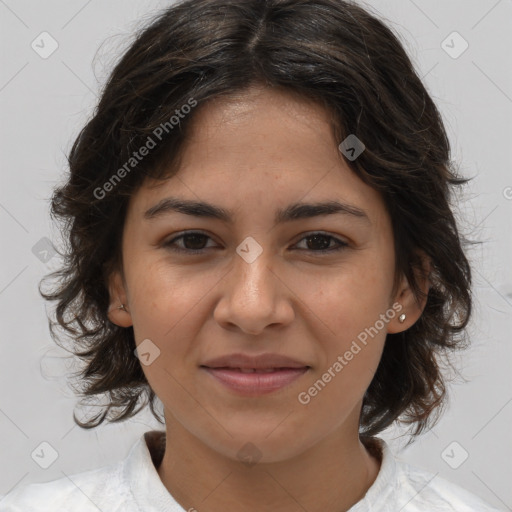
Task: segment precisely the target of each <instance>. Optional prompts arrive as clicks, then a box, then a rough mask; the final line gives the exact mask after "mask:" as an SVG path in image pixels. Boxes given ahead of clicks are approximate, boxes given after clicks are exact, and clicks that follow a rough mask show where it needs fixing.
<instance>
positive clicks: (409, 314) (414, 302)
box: [388, 249, 432, 334]
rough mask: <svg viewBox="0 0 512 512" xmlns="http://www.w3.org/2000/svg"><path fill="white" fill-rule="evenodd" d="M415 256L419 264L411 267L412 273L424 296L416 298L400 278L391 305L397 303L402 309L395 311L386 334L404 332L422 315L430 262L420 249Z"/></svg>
mask: <svg viewBox="0 0 512 512" xmlns="http://www.w3.org/2000/svg"><path fill="white" fill-rule="evenodd" d="M415 254H416V255H417V257H418V260H417V261H419V263H416V264H415V265H414V266H413V272H414V276H415V278H416V282H417V283H418V287H419V288H420V290H421V291H422V292H423V294H424V295H422V296H421V297H418V298H416V297H415V295H414V293H413V290H412V288H411V286H410V284H409V282H408V281H407V278H406V277H405V276H402V282H401V283H400V287H399V289H398V292H397V294H396V296H395V297H394V301H393V303H396V302H398V303H399V304H400V305H401V306H402V309H401V310H400V311H397V314H396V315H395V317H394V318H393V319H392V320H391V321H390V322H389V324H388V333H391V334H395V333H398V332H402V331H406V330H407V329H409V327H411V325H413V324H415V323H416V321H417V320H418V318H419V317H420V316H421V314H422V313H423V309H424V308H425V305H426V303H427V298H428V291H429V289H430V286H431V282H430V279H429V276H430V273H431V271H432V261H431V259H430V257H429V256H428V255H427V254H426V253H425V252H424V251H422V250H420V249H417V250H416V251H415ZM402 314H405V320H404V322H400V321H399V320H398V319H399V318H400V315H402Z"/></svg>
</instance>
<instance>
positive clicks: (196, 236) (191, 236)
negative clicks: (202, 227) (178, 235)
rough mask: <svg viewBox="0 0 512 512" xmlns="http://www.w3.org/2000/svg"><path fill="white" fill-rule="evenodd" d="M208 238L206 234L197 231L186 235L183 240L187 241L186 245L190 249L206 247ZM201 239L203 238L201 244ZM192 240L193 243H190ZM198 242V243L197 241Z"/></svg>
mask: <svg viewBox="0 0 512 512" xmlns="http://www.w3.org/2000/svg"><path fill="white" fill-rule="evenodd" d="M205 238H206V236H205V235H201V234H196V233H191V234H189V235H185V236H184V238H183V242H184V243H185V246H186V247H187V248H188V249H192V250H194V249H197V250H198V249H204V241H205V240H204V239H205ZM201 239H202V242H203V243H202V244H201ZM190 240H192V244H190V243H189V242H190ZM197 242H198V243H197ZM190 245H192V247H190Z"/></svg>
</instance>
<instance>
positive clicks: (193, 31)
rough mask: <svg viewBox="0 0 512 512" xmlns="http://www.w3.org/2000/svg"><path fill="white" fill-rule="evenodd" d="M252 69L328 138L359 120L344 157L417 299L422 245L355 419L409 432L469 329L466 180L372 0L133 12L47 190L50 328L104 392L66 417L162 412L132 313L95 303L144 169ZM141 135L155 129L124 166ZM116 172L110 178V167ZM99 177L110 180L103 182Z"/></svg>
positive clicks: (158, 174)
mask: <svg viewBox="0 0 512 512" xmlns="http://www.w3.org/2000/svg"><path fill="white" fill-rule="evenodd" d="M254 84H262V85H264V86H266V87H279V88H281V89H282V90H286V91H288V92H290V93H293V94H298V95H300V96H301V97H303V98H308V99H312V100H314V101H316V102H318V103H319V104H321V105H322V106H324V107H325V108H326V109H328V111H329V112H330V113H331V116H332V120H333V133H335V135H336V137H337V140H339V141H340V142H341V141H343V140H344V139H345V137H347V136H348V135H349V134H355V135H356V136H357V138H358V139H360V140H361V141H363V143H364V145H365V147H366V149H365V151H364V152H363V153H362V154H361V155H360V156H359V157H358V158H357V159H355V160H353V161H352V160H349V159H347V163H348V165H349V166H350V167H351V169H352V170H353V171H354V172H355V173H356V174H357V175H358V176H359V177H360V179H362V180H363V181H364V182H365V183H367V184H369V185H370V186H372V187H373V188H375V189H376V190H377V191H379V192H380V193H381V194H382V197H383V198H384V200H385V204H386V207H387V209H388V212H389V214H390V217H391V220H392V225H393V232H394V243H395V252H396V274H395V283H396V284H395V291H396V286H397V285H398V281H399V279H400V277H401V276H402V275H405V276H406V278H407V279H408V281H409V283H410V285H411V286H412V288H413V290H414V292H415V294H416V296H417V297H418V299H420V298H421V295H422V292H421V290H420V289H419V286H418V283H417V275H416V274H415V269H416V271H420V272H421V270H420V269H421V261H420V259H419V256H418V254H419V253H418V250H420V251H423V252H424V253H425V254H427V255H428V256H429V257H430V259H431V261H432V272H431V274H430V285H431V287H430V290H429V292H428V297H427V302H426V306H425V308H424V311H423V314H422V315H421V317H420V318H419V320H418V321H417V322H416V323H415V324H414V325H412V326H411V327H410V328H409V329H407V330H406V331H404V332H402V333H398V334H388V335H387V339H386V343H385V348H384V352H383V356H382V359H381V362H380V365H379V367H378V369H377V372H376V374H375V377H374V379H373V381H372V382H371V384H370V386H369V388H368V390H367V392H366V394H365V397H364V402H363V408H362V412H361V419H360V430H361V435H364V436H366V435H374V434H376V433H378V432H380V431H382V430H383V429H385V428H386V427H387V426H389V425H391V424H392V423H393V422H394V421H395V420H397V419H398V420H399V421H402V422H404V423H405V424H409V425H413V426H414V433H413V434H414V435H417V434H418V433H420V432H421V431H423V430H424V429H425V428H426V427H427V426H429V425H430V424H431V423H432V421H433V418H434V417H435V416H436V415H435V414H432V413H434V412H437V413H439V411H440V410H441V407H440V406H442V405H443V403H444V398H445V395H446V389H445V384H444V378H443V375H442V372H441V365H440V361H441V359H442V357H443V356H444V355H449V353H451V352H452V351H453V350H455V349H458V348H463V347H464V346H465V342H466V336H465V334H466V332H465V327H466V325H467V323H468V320H469V317H470V314H471V304H472V299H471V290H470V285H471V272H470V266H469V263H468V261H467V259H466V257H465V255H464V252H463V249H462V245H463V239H462V238H461V237H460V235H459V232H458V228H457V224H456V220H455V218H454V215H453V212H452V210H451V206H450V202H451V191H452V190H451V188H450V187H451V186H454V185H462V184H464V183H466V182H467V181H468V180H467V179H463V178H461V177H460V176H457V174H456V172H455V169H454V166H453V163H452V162H451V160H450V146H449V141H448V138H447V135H446V132H445V128H444V126H443V122H442V119H441V116H440V114H439V112H438V110H437V108H436V106H435V104H434V102H433V101H432V99H431V97H430V96H429V94H428V93H427V91H426V89H425V87H424V85H423V84H422V81H421V79H420V78H419V77H418V74H417V72H416V71H415V69H414V66H413V65H412V63H411V61H410V59H409V58H408V56H407V54H406V52H405V50H404V48H403V47H402V44H401V43H400V41H399V39H398V37H397V36H396V35H395V34H394V33H393V31H392V30H391V29H390V28H388V27H387V26H386V25H385V24H384V23H383V22H382V21H380V20H379V19H378V18H377V17H376V16H374V15H372V14H370V12H369V11H367V10H365V9H363V8H361V7H360V6H358V5H356V4H355V3H353V2H347V1H343V0H187V1H182V2H180V3H177V4H174V5H172V6H171V7H169V8H167V9H165V10H164V11H162V12H160V13H158V15H157V16H156V17H155V18H154V19H152V20H151V22H150V23H149V24H148V25H147V26H146V27H144V28H142V29H141V30H140V32H138V33H137V34H136V37H135V40H134V42H133V43H132V44H131V46H130V47H129V49H128V50H127V51H126V52H125V54H124V55H123V56H122V57H121V58H120V60H119V62H118V63H117V64H116V65H115V67H114V69H113V71H112V73H111V75H110V77H109V79H108V81H107V83H106V85H105V87H104V89H103V91H102V94H101V98H100V100H99V104H98V106H97V108H96V110H95V112H94V115H93V116H92V118H91V119H90V120H89V121H88V122H87V124H86V125H85V127H84V128H83V129H82V130H81V132H80V134H79V135H78V137H77V139H76V141H75V142H74V144H73V147H72V149H71V151H70V153H69V156H68V161H69V171H70V172H69V174H68V175H67V177H66V182H65V183H64V184H63V185H62V186H60V187H58V188H57V189H56V190H55V192H54V195H53V198H52V209H51V213H52V217H53V218H54V219H55V220H59V221H62V222H63V233H64V234H65V240H66V250H65V251H64V253H63V254H62V256H63V257H64V264H63V266H62V268H61V269H60V270H59V271H57V272H54V273H52V274H50V275H49V276H47V278H49V277H52V278H55V279H57V284H58V286H57V287H56V288H54V289H53V290H51V293H43V292H41V293H42V295H43V296H44V297H45V298H46V299H47V300H52V301H58V303H57V306H56V322H53V321H51V320H50V329H51V333H52V336H53V337H54V338H55V339H56V340H57V342H58V336H57V334H56V330H55V327H59V326H60V328H61V329H63V332H64V334H65V335H66V336H70V337H71V338H72V339H73V345H74V346H73V350H72V351H73V353H74V355H76V356H78V357H79V358H80V359H81V360H82V362H83V363H85V364H84V366H83V369H82V371H81V372H80V374H79V378H80V384H81V386H82V388H83V389H82V391H83V392H82V393H81V394H82V396H83V397H93V396H97V395H104V396H106V397H107V399H108V402H107V404H106V405H105V406H104V407H103V409H102V411H101V413H100V414H98V415H96V416H95V417H94V418H91V419H89V420H88V421H85V422H82V421H80V420H78V418H77V417H76V416H75V421H76V422H77V423H78V424H79V425H80V426H82V427H84V428H92V427H95V426H97V425H99V424H101V423H102V422H103V421H104V420H107V421H113V422H115V421H121V420H123V419H126V418H129V417H131V416H133V415H135V414H136V413H137V412H139V411H140V410H141V409H142V408H143V407H144V406H145V405H147V404H148V403H149V405H150V408H151V411H152V412H153V414H154V415H155V417H156V418H157V419H158V420H159V421H161V422H163V421H162V419H160V418H159V417H158V414H157V412H156V411H155V408H154V405H155V399H156V396H155V394H154V392H153V391H152V390H151V388H150V387H149V384H148V382H147V380H146V378H145V376H144V373H143V371H142V368H141V365H140V362H139V359H138V358H137V357H136V356H135V355H134V349H135V341H134V335H133V328H131V327H130V328H122V327H119V326H117V325H114V324H113V323H111V322H110V321H109V319H108V317H107V310H108V307H109V293H108V288H107V278H108V276H109V275H110V273H111V272H112V271H113V270H114V269H116V268H122V259H121V244H120V240H121V234H122V230H123V225H124V219H125V213H126V207H127V204H128V201H129V199H130V197H131V196H132V195H133V194H134V193H135V192H136V190H137V189H138V188H139V187H140V186H141V184H142V183H143V182H144V180H145V179H146V178H147V177H148V176H151V177H152V178H155V179H165V178H166V177H170V176H171V175H172V174H173V173H175V172H176V171H177V169H178V167H179V161H180V151H181V150H182V148H183V145H184V144H183V142H184V140H185V139H186V133H187V126H189V125H190V123H191V121H192V119H194V115H195V113H196V112H197V111H198V110H199V109H200V108H201V106H202V105H204V104H205V102H206V101H208V100H211V99H213V98H216V97H229V96H230V95H231V94H233V93H235V92H236V93H240V92H243V91H244V90H246V89H247V88H248V87H249V86H251V85H254ZM193 102H197V107H195V108H194V109H192V111H191V112H190V113H188V114H187V115H185V114H184V112H185V110H183V106H184V105H187V104H188V105H191V104H192V103H193ZM189 110H190V109H189ZM180 113H181V114H182V115H180ZM171 116H175V120H174V121H170V118H171ZM176 119H177V122H176ZM166 123H167V124H166ZM163 126H165V127H167V129H166V131H165V134H163V132H162V134H163V135H164V136H162V137H161V140H158V141H156V138H157V137H156V135H155V134H156V133H160V132H159V131H158V130H159V129H160V131H162V127H163ZM148 138H152V139H155V142H158V143H157V144H156V145H155V147H154V148H153V149H152V150H151V151H150V152H149V154H147V156H145V157H144V158H143V159H140V161H137V162H136V164H135V165H133V166H132V165H130V167H127V162H129V161H130V158H133V154H134V152H136V151H138V150H139V149H140V148H141V147H143V146H144V145H147V143H148V140H149V139H148ZM340 158H343V157H342V156H341V153H340ZM132 163H133V161H132ZM122 168H124V169H125V172H119V170H120V169H122ZM116 173H117V177H118V178H122V179H117V178H116V180H115V182H113V181H112V180H113V177H114V175H116ZM107 182H109V183H111V185H112V186H107V187H106V188H105V186H104V185H105V183H107ZM107 189H108V190H107ZM419 275H421V274H419ZM437 416H438V415H437Z"/></svg>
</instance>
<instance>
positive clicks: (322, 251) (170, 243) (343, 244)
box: [162, 231, 348, 255]
mask: <svg viewBox="0 0 512 512" xmlns="http://www.w3.org/2000/svg"><path fill="white" fill-rule="evenodd" d="M187 235H203V236H205V237H206V238H209V239H210V240H212V238H211V237H210V236H208V235H207V234H206V233H202V232H201V231H186V232H184V233H182V234H181V235H179V236H177V237H175V238H173V239H172V240H169V241H168V242H164V243H163V244H162V245H163V247H166V248H168V249H170V250H171V251H173V252H177V253H186V254H192V255H194V254H203V253H204V252H205V251H207V249H208V248H203V249H183V248H181V247H177V246H176V245H173V244H175V242H176V241H177V240H181V239H183V238H184V237H185V236H187ZM315 235H320V236H323V237H325V238H329V239H331V240H334V241H335V242H336V243H337V244H338V245H337V246H336V247H332V248H330V249H320V250H318V251H315V250H313V249H299V250H302V251H309V252H312V253H314V254H318V255H322V254H328V253H333V252H337V251H341V250H343V249H345V248H346V247H348V244H347V243H346V242H343V241H342V240H340V239H339V238H336V237H334V236H332V235H327V234H325V233H322V232H313V233H309V234H308V235H307V236H305V237H303V238H301V239H300V240H299V242H302V240H305V239H307V238H311V237H313V236H315ZM299 242H298V243H299ZM210 249H211V247H210Z"/></svg>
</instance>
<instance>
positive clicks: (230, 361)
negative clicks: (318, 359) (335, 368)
mask: <svg viewBox="0 0 512 512" xmlns="http://www.w3.org/2000/svg"><path fill="white" fill-rule="evenodd" d="M201 366H207V367H208V368H242V369H251V368H254V369H257V370H259V369H268V368H304V367H307V366H308V365H307V364H304V363H301V362H300V361H297V360H295V359H291V358H290V357H286V356H283V355H280V354H260V355H257V356H250V355H247V354H229V355H225V356H221V357H216V358H214V359H209V360H208V361H206V362H204V363H203V364H202V365H201Z"/></svg>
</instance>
